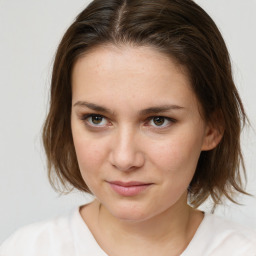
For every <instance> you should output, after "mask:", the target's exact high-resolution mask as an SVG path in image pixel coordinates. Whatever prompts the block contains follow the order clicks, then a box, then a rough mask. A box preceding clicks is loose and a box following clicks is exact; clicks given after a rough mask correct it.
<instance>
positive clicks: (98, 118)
mask: <svg viewBox="0 0 256 256" xmlns="http://www.w3.org/2000/svg"><path fill="white" fill-rule="evenodd" d="M102 120H103V117H102V116H96V115H95V116H92V117H91V122H92V123H93V124H100V123H101V122H102Z"/></svg>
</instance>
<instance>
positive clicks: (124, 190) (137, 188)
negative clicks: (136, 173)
mask: <svg viewBox="0 0 256 256" xmlns="http://www.w3.org/2000/svg"><path fill="white" fill-rule="evenodd" d="M108 184H109V185H110V187H111V188H112V189H113V190H114V191H115V192H116V193H117V194H119V195H121V196H126V197H129V196H136V195H138V194H140V193H142V192H143V191H145V190H146V189H148V188H149V187H150V186H151V185H153V183H144V182H139V181H130V182H122V181H109V182H108Z"/></svg>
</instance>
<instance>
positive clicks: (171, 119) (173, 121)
mask: <svg viewBox="0 0 256 256" xmlns="http://www.w3.org/2000/svg"><path fill="white" fill-rule="evenodd" d="M155 117H161V118H164V119H165V120H167V121H168V122H169V124H167V125H163V126H157V125H155V126H154V125H152V127H153V128H154V129H164V128H167V127H169V126H170V125H171V124H173V123H175V122H177V120H176V119H174V118H171V117H166V116H161V115H155V116H150V117H148V118H147V119H146V123H147V125H146V126H150V124H149V122H150V121H153V118H155Z"/></svg>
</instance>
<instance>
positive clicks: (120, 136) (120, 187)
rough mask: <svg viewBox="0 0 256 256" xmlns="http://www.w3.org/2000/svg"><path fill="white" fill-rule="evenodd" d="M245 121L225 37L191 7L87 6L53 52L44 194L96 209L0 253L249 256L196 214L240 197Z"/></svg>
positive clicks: (248, 249)
mask: <svg viewBox="0 0 256 256" xmlns="http://www.w3.org/2000/svg"><path fill="white" fill-rule="evenodd" d="M245 120H246V115H245V112H244V109H243V105H242V102H241V100H240V98H239V95H238V93H237V90H236V88H235V85H234V82H233V80H232V74H231V67H230V61H229V57H228V51H227V49H226V46H225V43H224V41H223V39H222V36H221V34H220V32H219V31H218V29H217V27H216V25H215V24H214V22H213V21H212V20H211V18H210V17H209V16H208V15H207V14H206V13H205V12H204V11H203V10H202V9H201V8H200V7H199V6H198V5H196V4H195V3H194V2H193V1H191V0H182V1H181V0H157V1H153V0H152V1H151V0H150V1H148V0H147V1H146V0H139V1H138V0H127V1H124V0H115V1H114V0H109V1H103V0H95V1H93V2H92V3H91V4H90V5H89V6H88V7H87V8H86V9H85V10H84V11H83V12H82V13H81V14H80V15H79V16H78V17H77V19H76V20H75V22H74V23H73V24H72V25H71V26H70V28H69V29H68V30H67V32H66V33H65V35H64V37H63V39H62V41H61V43H60V45H59V48H58V51H57V54H56V57H55V63H54V68H53V74H52V84H51V102H50V110H49V114H48V117H47V120H46V122H45V126H44V132H43V140H44V146H45V150H46V154H47V158H48V169H49V177H50V181H51V183H52V185H53V186H57V185H58V184H56V177H57V178H58V180H59V182H60V184H62V185H63V186H64V188H66V189H70V188H72V187H75V188H77V189H79V190H81V191H84V192H88V193H91V194H93V195H94V196H95V200H94V201H93V202H92V203H90V204H87V205H83V206H80V207H79V208H78V209H77V211H76V212H75V213H74V214H73V215H72V216H70V217H69V218H66V217H62V218H58V219H56V220H53V221H50V222H44V223H39V224H36V225H31V226H28V227H25V228H23V229H21V230H20V231H18V232H16V233H15V234H14V235H13V236H12V237H11V238H10V239H9V240H7V241H6V242H5V243H4V244H3V246H2V248H1V250H2V251H1V253H2V254H1V255H26V256H27V255H62V256H63V255H97V256H98V255H111V256H115V255H122V256H125V255H163V256H165V255H183V256H184V255H185V256H186V255H256V236H255V234H254V233H253V232H252V231H250V230H247V229H245V228H242V227H240V226H238V225H236V224H233V223H229V222H226V221H224V220H222V219H219V218H217V217H215V216H214V215H211V214H206V213H203V212H201V211H199V210H197V207H198V206H199V205H201V204H202V203H203V202H204V201H205V200H206V199H207V198H208V197H209V196H210V197H211V198H212V200H213V202H214V207H215V206H216V205H218V204H220V203H221V201H222V198H223V197H227V198H228V199H230V200H232V201H234V200H235V199H234V192H239V193H244V194H246V192H245V191H244V190H243V187H242V183H241V173H240V170H239V165H240V164H242V166H243V157H242V154H241V149H240V143H239V138H240V132H241V126H242V125H243V124H244V122H245Z"/></svg>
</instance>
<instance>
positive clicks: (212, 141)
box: [201, 123, 224, 151]
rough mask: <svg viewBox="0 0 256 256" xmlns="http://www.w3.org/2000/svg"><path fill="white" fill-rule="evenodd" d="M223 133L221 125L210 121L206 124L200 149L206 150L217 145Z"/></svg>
mask: <svg viewBox="0 0 256 256" xmlns="http://www.w3.org/2000/svg"><path fill="white" fill-rule="evenodd" d="M223 134H224V128H223V127H220V126H216V125H213V124H211V123H209V124H207V126H206V129H205V136H204V141H203V144H202V148H201V150H202V151H208V150H212V149H214V148H215V147H217V145H218V144H219V143H220V141H221V139H222V137H223Z"/></svg>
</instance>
